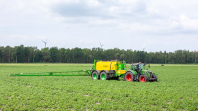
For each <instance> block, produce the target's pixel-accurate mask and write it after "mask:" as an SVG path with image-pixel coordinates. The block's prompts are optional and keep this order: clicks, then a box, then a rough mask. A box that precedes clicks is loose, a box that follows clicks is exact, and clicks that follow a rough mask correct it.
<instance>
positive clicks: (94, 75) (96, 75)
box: [91, 71, 100, 80]
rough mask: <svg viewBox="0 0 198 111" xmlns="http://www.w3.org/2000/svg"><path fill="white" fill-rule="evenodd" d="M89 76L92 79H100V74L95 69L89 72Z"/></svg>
mask: <svg viewBox="0 0 198 111" xmlns="http://www.w3.org/2000/svg"><path fill="white" fill-rule="evenodd" d="M91 78H92V79H93V80H97V79H100V75H99V74H98V72H97V71H94V72H92V73H91Z"/></svg>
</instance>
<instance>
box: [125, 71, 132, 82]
mask: <svg viewBox="0 0 198 111" xmlns="http://www.w3.org/2000/svg"><path fill="white" fill-rule="evenodd" d="M133 79H134V74H132V73H131V72H126V73H125V74H124V80H125V81H133Z"/></svg>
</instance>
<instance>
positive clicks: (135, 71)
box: [125, 63, 157, 82]
mask: <svg viewBox="0 0 198 111" xmlns="http://www.w3.org/2000/svg"><path fill="white" fill-rule="evenodd" d="M144 66H145V64H143V63H133V64H131V69H129V71H127V72H128V73H130V74H129V75H128V74H127V76H128V77H127V76H126V77H125V80H126V81H128V80H131V81H140V82H148V81H150V82H153V81H156V82H157V76H156V75H157V74H155V73H152V72H151V71H149V70H148V69H147V70H146V69H145V67H144ZM149 67H150V65H149Z"/></svg>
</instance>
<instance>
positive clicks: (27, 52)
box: [24, 47, 30, 63]
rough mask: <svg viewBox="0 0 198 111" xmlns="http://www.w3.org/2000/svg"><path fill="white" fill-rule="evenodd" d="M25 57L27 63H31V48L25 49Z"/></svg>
mask: <svg viewBox="0 0 198 111" xmlns="http://www.w3.org/2000/svg"><path fill="white" fill-rule="evenodd" d="M24 56H25V62H28V63H29V60H30V58H29V57H30V48H29V47H25V48H24Z"/></svg>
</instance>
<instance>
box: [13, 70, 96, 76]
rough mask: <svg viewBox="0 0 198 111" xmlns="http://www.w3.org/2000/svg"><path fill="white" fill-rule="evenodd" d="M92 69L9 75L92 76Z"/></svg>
mask: <svg viewBox="0 0 198 111" xmlns="http://www.w3.org/2000/svg"><path fill="white" fill-rule="evenodd" d="M91 71H92V70H78V71H62V72H41V73H17V74H10V75H9V76H90V75H91Z"/></svg>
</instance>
